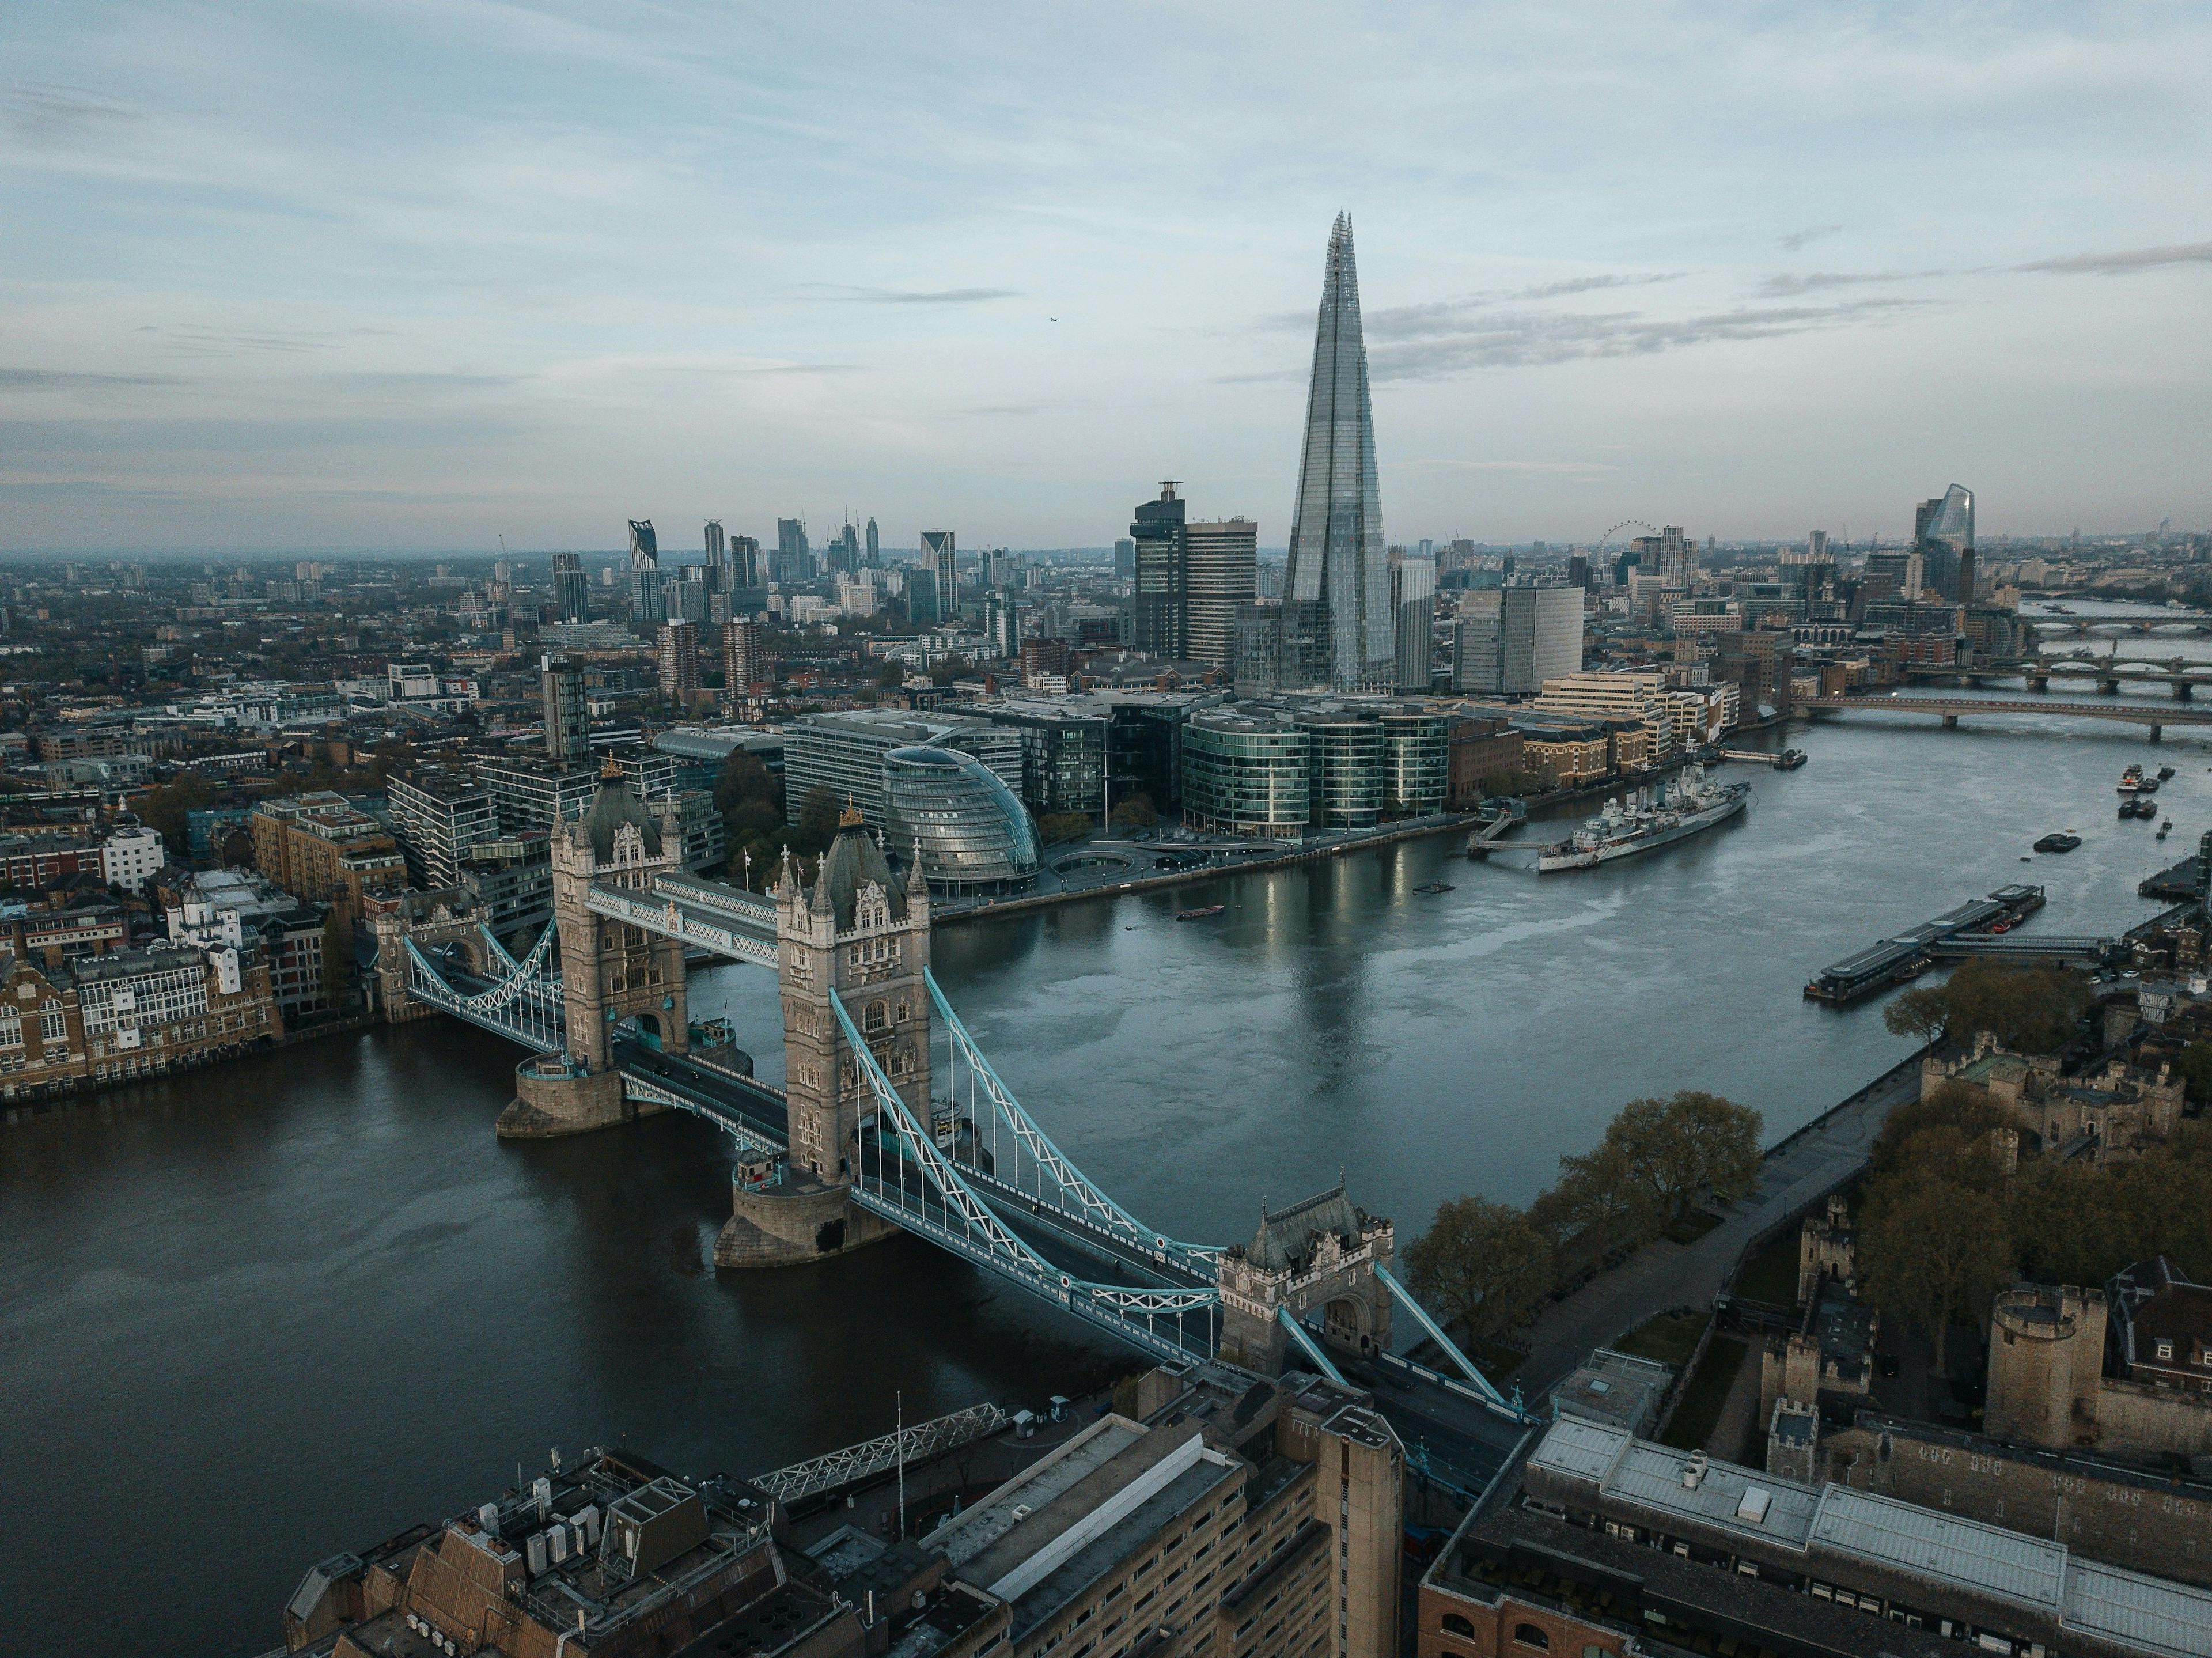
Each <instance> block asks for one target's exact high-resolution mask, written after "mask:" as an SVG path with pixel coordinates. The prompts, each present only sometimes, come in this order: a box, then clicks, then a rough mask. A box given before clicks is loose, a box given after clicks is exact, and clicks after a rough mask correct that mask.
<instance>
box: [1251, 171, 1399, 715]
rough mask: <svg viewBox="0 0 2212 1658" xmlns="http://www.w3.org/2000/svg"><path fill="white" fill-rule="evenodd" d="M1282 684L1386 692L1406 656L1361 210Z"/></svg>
mask: <svg viewBox="0 0 2212 1658" xmlns="http://www.w3.org/2000/svg"><path fill="white" fill-rule="evenodd" d="M1282 652H1283V654H1282V668H1281V672H1280V682H1281V683H1283V684H1284V685H1285V686H1297V687H1304V686H1326V687H1328V688H1330V689H1336V690H1375V689H1385V688H1387V687H1388V685H1389V682H1390V679H1391V677H1392V673H1393V671H1394V669H1395V666H1396V649H1395V635H1394V632H1393V629H1392V628H1391V623H1390V573H1389V562H1388V554H1387V552H1386V550H1385V548H1384V545H1383V501H1382V487H1381V484H1380V482H1379V480H1378V478H1377V476H1376V465H1375V417H1374V412H1373V410H1372V409H1371V407H1370V404H1369V401H1368V392H1367V345H1366V341H1365V338H1364V335H1363V333H1362V331H1361V327H1360V320H1359V277H1358V270H1357V268H1356V265H1355V262H1354V259H1353V257H1352V217H1351V216H1350V215H1349V214H1340V215H1339V216H1338V218H1337V221H1336V225H1335V228H1334V229H1333V230H1331V231H1330V233H1329V239H1328V264H1327V268H1326V272H1325V274H1324V276H1323V280H1322V296H1321V310H1320V314H1319V316H1318V318H1317V319H1316V325H1315V331H1314V356H1313V378H1312V384H1311V386H1310V388H1309V390H1308V392H1307V396H1306V426H1305V445H1304V452H1302V453H1301V455H1300V457H1299V460H1298V496H1297V509H1296V511H1295V512H1294V513H1292V514H1291V550H1290V564H1289V568H1288V570H1287V573H1286V574H1285V582H1284V596H1283V644H1282Z"/></svg>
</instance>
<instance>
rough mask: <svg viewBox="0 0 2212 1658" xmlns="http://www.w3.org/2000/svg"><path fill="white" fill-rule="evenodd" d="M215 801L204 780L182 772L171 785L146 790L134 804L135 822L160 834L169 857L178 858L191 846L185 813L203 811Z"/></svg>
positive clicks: (211, 790) (189, 829)
mask: <svg viewBox="0 0 2212 1658" xmlns="http://www.w3.org/2000/svg"><path fill="white" fill-rule="evenodd" d="M214 799H215V791H214V790H213V789H211V788H210V787H209V786H207V782H206V780H205V779H204V778H200V777H197V776H194V775H193V774H191V772H185V773H184V774H181V775H180V776H179V777H178V778H177V779H176V780H174V781H173V782H167V783H163V784H161V785H160V786H158V787H155V788H150V789H149V790H147V791H146V793H143V794H142V795H140V796H139V797H138V799H137V801H136V802H134V803H133V804H134V805H135V807H136V809H137V813H138V821H139V822H140V823H143V824H145V825H146V827H147V828H148V829H152V830H153V831H154V832H155V834H156V835H160V836H161V839H162V840H163V841H166V842H167V845H168V848H169V851H170V852H171V853H172V854H173V855H174V856H176V857H179V858H181V857H183V856H184V855H185V853H186V852H187V851H188V850H189V849H190V847H191V825H190V823H189V822H188V821H187V819H186V817H185V814H186V813H187V812H193V811H201V810H203V809H204V808H205V807H206V806H207V805H209V804H210V802H211V801H213V800H214Z"/></svg>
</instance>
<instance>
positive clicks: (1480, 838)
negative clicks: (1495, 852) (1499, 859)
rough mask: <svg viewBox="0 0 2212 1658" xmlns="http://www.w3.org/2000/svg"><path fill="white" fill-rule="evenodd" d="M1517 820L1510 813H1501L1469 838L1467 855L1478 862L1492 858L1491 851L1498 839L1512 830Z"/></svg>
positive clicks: (1474, 831) (1475, 830)
mask: <svg viewBox="0 0 2212 1658" xmlns="http://www.w3.org/2000/svg"><path fill="white" fill-rule="evenodd" d="M1515 822H1516V819H1515V818H1514V817H1513V814H1512V813H1511V812H1510V811H1501V812H1499V813H1498V815H1497V816H1496V817H1492V819H1491V820H1490V821H1489V822H1488V823H1485V824H1483V825H1482V826H1481V827H1480V829H1474V830H1473V831H1472V832H1471V833H1470V834H1469V835H1468V837H1467V855H1468V857H1470V858H1473V859H1478V860H1480V859H1485V858H1487V857H1489V856H1490V849H1491V847H1493V846H1495V845H1497V843H1498V837H1499V836H1500V835H1504V833H1505V831H1506V830H1508V829H1511V828H1512V827H1513V825H1514V823H1515Z"/></svg>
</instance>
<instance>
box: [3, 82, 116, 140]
mask: <svg viewBox="0 0 2212 1658" xmlns="http://www.w3.org/2000/svg"><path fill="white" fill-rule="evenodd" d="M137 119H138V112H137V111H136V110H134V109H132V108H131V107H130V106H128V105H126V104H120V103H118V102H116V101H115V100H113V99H112V98H102V97H100V95H99V94H96V93H89V92H80V91H78V90H77V89H76V88H74V87H63V86H52V85H46V84H42V83H40V82H34V81H0V121H3V122H4V124H5V125H6V126H7V129H8V131H9V132H10V133H12V134H13V135H14V136H15V137H16V138H17V139H19V140H21V143H23V144H24V145H25V146H26V147H27V148H28V149H39V150H58V149H74V148H76V147H77V146H78V145H81V144H83V143H87V142H88V141H89V140H91V139H94V138H95V137H98V136H100V132H101V131H103V130H105V129H109V128H114V127H118V126H125V125H129V124H130V123H131V122H133V121H136V120H137Z"/></svg>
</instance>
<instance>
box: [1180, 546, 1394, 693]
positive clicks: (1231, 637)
mask: <svg viewBox="0 0 2212 1658" xmlns="http://www.w3.org/2000/svg"><path fill="white" fill-rule="evenodd" d="M1259 553H1260V526H1259V525H1257V524H1255V523H1254V522H1253V521H1252V520H1251V519H1249V518H1226V519H1194V520H1192V521H1190V522H1188V523H1186V524H1185V525H1183V561H1182V578H1183V580H1182V593H1183V596H1182V604H1181V605H1180V607H1179V608H1180V610H1181V612H1182V616H1181V621H1182V638H1181V640H1180V641H1179V642H1180V645H1181V648H1180V649H1179V650H1177V651H1176V653H1175V654H1176V655H1177V656H1179V657H1182V658H1185V659H1188V660H1190V661H1193V662H1197V663H1200V664H1203V665H1205V666H1206V667H1209V668H1221V669H1227V668H1229V667H1230V666H1231V665H1232V663H1233V661H1234V659H1235V656H1236V647H1237V612H1238V611H1239V610H1242V609H1243V607H1244V606H1245V605H1247V604H1251V603H1252V600H1253V593H1254V584H1255V575H1256V573H1257V570H1258V567H1259ZM1424 689H1426V688H1425V687H1424Z"/></svg>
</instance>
